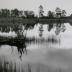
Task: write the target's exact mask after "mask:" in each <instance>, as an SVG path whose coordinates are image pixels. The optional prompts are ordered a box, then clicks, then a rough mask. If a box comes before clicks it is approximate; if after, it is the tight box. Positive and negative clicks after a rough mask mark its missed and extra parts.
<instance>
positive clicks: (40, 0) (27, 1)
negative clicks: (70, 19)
mask: <svg viewBox="0 0 72 72" xmlns="http://www.w3.org/2000/svg"><path fill="white" fill-rule="evenodd" d="M39 5H43V7H44V10H45V12H46V11H48V10H52V11H54V10H55V8H56V7H60V8H61V9H65V10H66V11H67V13H68V14H70V13H71V12H72V0H0V8H8V9H12V8H18V9H24V10H34V11H35V12H36V13H37V12H38V7H39Z"/></svg>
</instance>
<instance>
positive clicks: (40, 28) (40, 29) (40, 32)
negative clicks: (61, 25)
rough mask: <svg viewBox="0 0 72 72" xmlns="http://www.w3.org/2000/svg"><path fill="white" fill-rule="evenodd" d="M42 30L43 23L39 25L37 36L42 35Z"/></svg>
mask: <svg viewBox="0 0 72 72" xmlns="http://www.w3.org/2000/svg"><path fill="white" fill-rule="evenodd" d="M43 31H44V30H43V25H42V24H41V25H40V27H39V36H40V37H42V35H43V34H42V33H43Z"/></svg>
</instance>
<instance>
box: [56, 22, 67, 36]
mask: <svg viewBox="0 0 72 72" xmlns="http://www.w3.org/2000/svg"><path fill="white" fill-rule="evenodd" d="M65 30H66V27H65V25H64V24H63V23H62V24H61V23H57V25H56V30H55V33H56V35H59V33H60V32H64V31H65Z"/></svg>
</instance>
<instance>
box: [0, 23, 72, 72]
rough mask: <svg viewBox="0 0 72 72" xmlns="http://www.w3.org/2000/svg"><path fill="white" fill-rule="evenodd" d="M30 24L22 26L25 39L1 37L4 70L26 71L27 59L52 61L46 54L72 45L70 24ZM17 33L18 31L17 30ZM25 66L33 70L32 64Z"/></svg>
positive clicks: (0, 54)
mask: <svg viewBox="0 0 72 72" xmlns="http://www.w3.org/2000/svg"><path fill="white" fill-rule="evenodd" d="M28 26H29V25H28ZM28 26H24V27H23V26H22V27H23V37H24V38H23V39H21V38H20V40H19V39H16V38H15V37H14V38H10V40H7V39H6V41H3V40H5V39H2V38H1V37H0V38H1V39H2V40H1V39H0V45H1V47H0V60H1V61H0V62H2V63H0V68H1V69H2V70H7V71H10V70H13V71H15V72H16V71H20V70H21V72H22V70H23V71H26V70H25V69H23V64H24V63H26V62H27V61H30V62H31V63H32V62H34V63H36V62H40V61H41V60H42V62H44V63H46V62H47V61H48V62H49V61H50V60H49V59H48V60H46V58H45V57H46V56H47V55H46V54H47V53H48V52H49V51H55V50H56V49H65V48H70V47H72V45H71V37H72V36H71V32H72V27H71V26H70V25H69V24H61V23H57V24H56V23H55V24H45V25H43V24H36V25H35V26H33V27H31V26H29V27H28ZM27 27H28V28H27ZM20 28H21V27H20ZM21 29H22V28H21ZM16 34H18V33H17V32H16ZM21 34H22V33H21ZM7 36H8V35H7ZM25 36H26V37H25ZM5 37H6V36H5ZM5 37H4V38H5ZM9 37H11V36H9ZM16 37H17V36H16ZM8 39H9V38H8ZM2 41H3V42H2ZM5 45H7V46H5ZM9 45H10V46H9ZM12 46H14V47H12ZM15 46H16V47H15ZM12 49H13V50H12ZM26 52H27V54H25V53H26ZM49 54H50V52H49ZM49 58H50V57H49ZM21 59H22V60H21ZM3 60H4V61H3ZM18 63H20V64H18ZM19 66H20V67H19ZM25 67H26V68H27V67H28V68H29V69H27V70H31V69H30V68H31V66H30V64H27V66H25ZM25 67H24V68H25ZM20 68H21V69H20ZM2 70H1V71H2ZM13 71H12V72H13ZM2 72H4V71H2Z"/></svg>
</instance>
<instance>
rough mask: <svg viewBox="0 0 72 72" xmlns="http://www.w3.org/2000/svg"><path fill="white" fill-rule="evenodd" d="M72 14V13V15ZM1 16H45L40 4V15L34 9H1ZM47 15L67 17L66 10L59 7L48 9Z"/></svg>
mask: <svg viewBox="0 0 72 72" xmlns="http://www.w3.org/2000/svg"><path fill="white" fill-rule="evenodd" d="M71 16H72V15H71ZM0 17H45V16H44V9H43V6H42V5H40V6H39V15H35V13H34V11H28V10H27V11H23V10H18V9H17V8H15V9H11V10H9V9H0ZM46 17H58V18H59V17H66V11H65V10H61V9H60V8H59V7H57V8H56V9H55V12H53V11H50V10H49V11H48V12H47V16H46Z"/></svg>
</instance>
